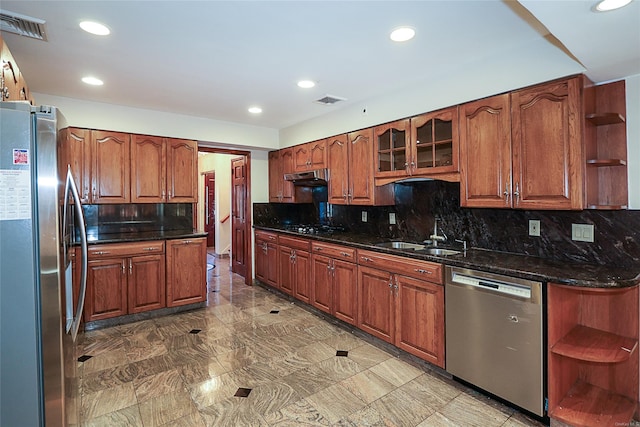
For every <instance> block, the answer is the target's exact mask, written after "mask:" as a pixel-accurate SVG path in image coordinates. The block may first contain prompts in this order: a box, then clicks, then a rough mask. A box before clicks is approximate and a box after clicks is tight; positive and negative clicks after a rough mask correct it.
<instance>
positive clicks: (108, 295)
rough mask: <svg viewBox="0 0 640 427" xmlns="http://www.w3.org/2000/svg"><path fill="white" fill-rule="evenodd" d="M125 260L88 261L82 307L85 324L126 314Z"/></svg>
mask: <svg viewBox="0 0 640 427" xmlns="http://www.w3.org/2000/svg"><path fill="white" fill-rule="evenodd" d="M126 268H127V266H126V258H109V259H97V260H93V261H89V263H88V270H87V291H86V297H85V306H84V319H85V321H86V322H92V321H94V320H102V319H108V318H111V317H117V316H123V315H125V314H127V274H126Z"/></svg>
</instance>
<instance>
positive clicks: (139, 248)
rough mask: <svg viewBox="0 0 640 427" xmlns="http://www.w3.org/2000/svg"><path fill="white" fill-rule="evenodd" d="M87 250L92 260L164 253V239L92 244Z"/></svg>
mask: <svg viewBox="0 0 640 427" xmlns="http://www.w3.org/2000/svg"><path fill="white" fill-rule="evenodd" d="M87 252H88V256H89V259H90V260H94V259H102V258H114V257H127V256H134V255H148V254H161V253H164V240H150V241H146V242H131V243H109V244H105V245H91V246H89V247H88V249H87Z"/></svg>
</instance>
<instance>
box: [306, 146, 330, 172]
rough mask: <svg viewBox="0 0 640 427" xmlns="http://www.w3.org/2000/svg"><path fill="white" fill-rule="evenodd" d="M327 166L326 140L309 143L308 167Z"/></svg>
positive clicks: (319, 167)
mask: <svg viewBox="0 0 640 427" xmlns="http://www.w3.org/2000/svg"><path fill="white" fill-rule="evenodd" d="M326 167H327V140H326V139H322V140H320V141H314V142H310V143H309V169H323V168H326Z"/></svg>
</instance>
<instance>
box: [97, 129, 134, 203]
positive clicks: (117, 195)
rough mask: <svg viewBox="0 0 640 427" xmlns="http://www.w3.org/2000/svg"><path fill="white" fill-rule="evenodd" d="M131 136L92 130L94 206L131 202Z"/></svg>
mask: <svg viewBox="0 0 640 427" xmlns="http://www.w3.org/2000/svg"><path fill="white" fill-rule="evenodd" d="M130 145H131V136H130V135H129V134H125V133H120V132H110V131H95V130H94V131H91V153H92V154H91V155H92V167H91V193H92V194H91V201H92V203H95V204H99V203H129V202H130V201H131V192H130V177H131V175H130V172H131V171H130V157H129V152H130Z"/></svg>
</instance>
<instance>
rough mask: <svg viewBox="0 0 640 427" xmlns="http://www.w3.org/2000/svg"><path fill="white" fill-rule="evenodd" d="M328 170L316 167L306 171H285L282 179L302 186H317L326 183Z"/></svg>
mask: <svg viewBox="0 0 640 427" xmlns="http://www.w3.org/2000/svg"><path fill="white" fill-rule="evenodd" d="M328 177H329V172H328V171H327V169H316V170H312V171H307V172H295V173H285V174H284V180H285V181H291V182H293V185H299V186H304V187H319V186H322V185H327V178H328Z"/></svg>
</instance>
